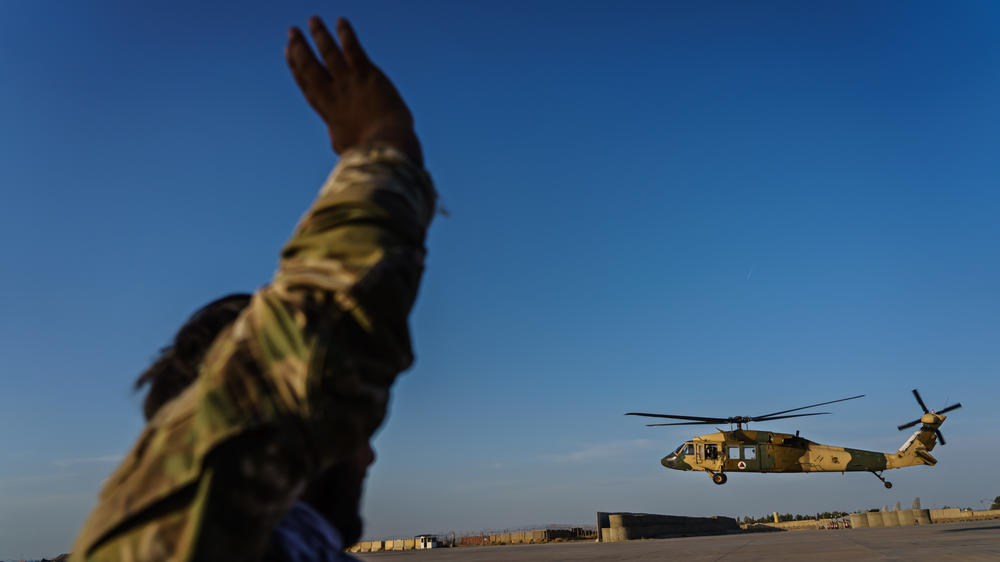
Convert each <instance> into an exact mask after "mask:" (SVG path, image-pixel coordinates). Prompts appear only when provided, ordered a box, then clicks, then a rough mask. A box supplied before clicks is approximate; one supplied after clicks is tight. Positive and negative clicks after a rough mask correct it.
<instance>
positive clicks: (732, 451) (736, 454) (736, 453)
mask: <svg viewBox="0 0 1000 562" xmlns="http://www.w3.org/2000/svg"><path fill="white" fill-rule="evenodd" d="M729 458H731V459H738V458H740V448H739V447H730V448H729Z"/></svg>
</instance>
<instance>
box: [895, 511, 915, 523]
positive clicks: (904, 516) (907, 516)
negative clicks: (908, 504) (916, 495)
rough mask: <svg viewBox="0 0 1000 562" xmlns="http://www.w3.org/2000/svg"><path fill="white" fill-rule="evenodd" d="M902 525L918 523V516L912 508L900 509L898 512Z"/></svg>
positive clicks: (897, 515)
mask: <svg viewBox="0 0 1000 562" xmlns="http://www.w3.org/2000/svg"><path fill="white" fill-rule="evenodd" d="M896 517H898V518H899V525H900V526H901V527H909V526H911V525H916V524H917V518H916V517H915V516H914V515H913V510H912V509H900V510H899V511H897V512H896Z"/></svg>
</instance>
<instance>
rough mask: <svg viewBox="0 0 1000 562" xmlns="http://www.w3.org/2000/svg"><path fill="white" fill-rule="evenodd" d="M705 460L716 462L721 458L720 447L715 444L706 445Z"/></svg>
mask: <svg viewBox="0 0 1000 562" xmlns="http://www.w3.org/2000/svg"><path fill="white" fill-rule="evenodd" d="M705 458H706V459H708V460H710V461H714V460H716V459H718V458H719V446H718V445H716V444H715V443H706V444H705Z"/></svg>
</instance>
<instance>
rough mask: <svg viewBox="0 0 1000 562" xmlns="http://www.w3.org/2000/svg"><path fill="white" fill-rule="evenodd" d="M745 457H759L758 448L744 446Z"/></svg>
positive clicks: (751, 458)
mask: <svg viewBox="0 0 1000 562" xmlns="http://www.w3.org/2000/svg"><path fill="white" fill-rule="evenodd" d="M743 458H744V459H746V460H753V459H755V458H757V448H756V447H743Z"/></svg>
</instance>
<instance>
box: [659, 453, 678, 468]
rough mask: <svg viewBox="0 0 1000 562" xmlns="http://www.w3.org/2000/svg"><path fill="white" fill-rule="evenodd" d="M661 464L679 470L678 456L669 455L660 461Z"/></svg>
mask: <svg viewBox="0 0 1000 562" xmlns="http://www.w3.org/2000/svg"><path fill="white" fill-rule="evenodd" d="M660 464H662V465H663V466H665V467H667V468H677V455H673V454H671V455H667V456H665V457H663V458H662V459H660Z"/></svg>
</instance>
